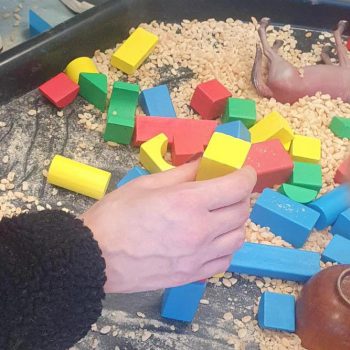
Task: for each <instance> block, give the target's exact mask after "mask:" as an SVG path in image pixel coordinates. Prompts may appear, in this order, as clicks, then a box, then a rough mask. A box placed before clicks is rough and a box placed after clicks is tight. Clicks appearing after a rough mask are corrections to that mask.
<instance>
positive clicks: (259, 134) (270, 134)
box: [249, 111, 294, 150]
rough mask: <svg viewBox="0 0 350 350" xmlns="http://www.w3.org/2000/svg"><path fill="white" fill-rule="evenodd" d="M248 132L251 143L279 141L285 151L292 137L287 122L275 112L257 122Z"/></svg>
mask: <svg viewBox="0 0 350 350" xmlns="http://www.w3.org/2000/svg"><path fill="white" fill-rule="evenodd" d="M249 131H250V135H251V137H252V143H257V142H262V141H267V140H273V139H279V140H280V141H281V143H282V145H283V146H284V148H285V149H286V150H287V149H289V146H290V142H291V141H292V140H293V137H294V134H293V130H292V129H291V128H290V126H289V124H288V122H287V120H286V119H284V118H283V117H282V116H281V114H279V113H278V112H275V111H274V112H271V113H269V114H268V115H267V116H265V117H264V118H262V119H261V120H259V121H258V122H257V123H256V124H255V125H254V126H252V127H251V128H250V129H249Z"/></svg>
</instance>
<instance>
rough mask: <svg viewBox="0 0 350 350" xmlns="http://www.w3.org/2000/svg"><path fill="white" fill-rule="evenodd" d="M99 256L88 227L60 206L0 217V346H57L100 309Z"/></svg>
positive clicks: (22, 349) (79, 333) (69, 341)
mask: <svg viewBox="0 0 350 350" xmlns="http://www.w3.org/2000/svg"><path fill="white" fill-rule="evenodd" d="M105 281H106V275H105V261H104V259H103V257H102V254H101V250H100V248H99V246H98V244H97V242H96V241H95V240H94V238H93V236H92V233H91V231H90V230H89V229H88V228H87V227H85V226H84V224H83V222H82V221H81V220H79V219H76V218H75V217H73V216H72V215H71V214H67V213H64V212H62V211H56V210H55V211H54V210H52V211H42V212H40V213H31V214H21V215H19V216H17V217H14V218H12V219H8V218H4V219H2V221H1V222H0V327H1V328H0V349H6V350H12V349H16V350H32V349H33V350H34V349H35V350H56V349H57V350H63V349H67V348H69V347H71V346H72V345H73V344H75V343H76V342H77V341H78V340H79V339H81V338H82V337H84V336H85V335H86V333H87V332H88V331H89V330H90V327H91V325H92V324H93V323H94V322H96V320H97V318H98V317H99V316H100V314H101V311H102V299H103V298H104V296H105V294H104V291H103V286H104V284H105Z"/></svg>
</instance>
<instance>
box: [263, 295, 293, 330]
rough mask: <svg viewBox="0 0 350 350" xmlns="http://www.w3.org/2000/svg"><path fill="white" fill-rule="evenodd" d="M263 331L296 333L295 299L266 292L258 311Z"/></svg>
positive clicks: (290, 296) (291, 296)
mask: <svg viewBox="0 0 350 350" xmlns="http://www.w3.org/2000/svg"><path fill="white" fill-rule="evenodd" d="M258 323H259V327H260V328H262V329H271V330H277V331H284V332H290V333H293V332H295V298H294V296H293V295H289V294H279V293H271V292H264V293H263V295H262V296H261V299H260V303H259V310H258Z"/></svg>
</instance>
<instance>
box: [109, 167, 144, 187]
mask: <svg viewBox="0 0 350 350" xmlns="http://www.w3.org/2000/svg"><path fill="white" fill-rule="evenodd" d="M144 175H149V172H148V171H147V170H145V169H142V168H141V167H139V166H134V167H133V168H131V169H130V170H129V171H128V172H127V173H126V174H125V176H124V177H123V178H122V179H121V180H119V182H118V183H117V184H116V188H120V187H122V186H124V185H126V184H127V183H128V182H130V181H132V180H135V179H137V178H138V177H140V176H144Z"/></svg>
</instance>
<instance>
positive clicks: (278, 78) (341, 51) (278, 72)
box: [252, 17, 350, 103]
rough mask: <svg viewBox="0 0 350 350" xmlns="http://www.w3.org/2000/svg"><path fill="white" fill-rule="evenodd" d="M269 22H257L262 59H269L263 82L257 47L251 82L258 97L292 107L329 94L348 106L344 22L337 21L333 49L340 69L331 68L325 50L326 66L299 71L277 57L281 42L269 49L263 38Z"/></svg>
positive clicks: (349, 75)
mask: <svg viewBox="0 0 350 350" xmlns="http://www.w3.org/2000/svg"><path fill="white" fill-rule="evenodd" d="M269 23H270V19H269V18H266V17H265V18H263V19H262V20H261V21H260V28H259V37H260V41H261V45H262V49H263V52H264V55H265V56H266V57H267V59H268V77H267V81H266V82H265V81H264V79H263V73H262V51H261V46H260V44H257V48H256V57H255V62H254V67H253V70H252V82H253V84H254V86H255V88H256V90H257V92H258V94H259V95H261V96H263V97H269V98H270V97H274V98H275V99H276V100H277V101H279V102H282V103H294V102H296V101H298V99H299V98H302V97H304V96H313V95H315V94H316V92H321V93H323V94H329V95H330V96H331V97H332V98H337V97H340V98H341V99H342V100H343V101H344V102H350V59H349V58H348V56H347V49H346V47H345V46H344V45H343V43H342V38H341V36H342V34H343V32H344V30H345V28H346V26H347V24H348V23H347V21H340V22H339V23H338V27H337V29H336V30H335V31H334V38H335V46H336V49H337V54H338V58H339V65H333V64H332V62H331V60H330V58H329V55H328V52H329V50H330V47H329V46H326V47H325V48H324V49H323V51H322V55H321V58H322V60H323V62H324V63H325V64H317V65H312V66H307V67H304V68H303V69H302V73H301V72H299V71H298V69H297V68H295V67H294V66H293V65H292V64H290V63H289V62H287V61H286V60H285V59H284V58H282V57H281V56H280V55H279V54H278V49H279V48H280V47H281V46H282V44H283V41H282V40H276V41H275V43H274V44H273V46H272V47H270V46H269V44H268V42H267V38H266V28H267V26H268V25H269Z"/></svg>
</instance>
